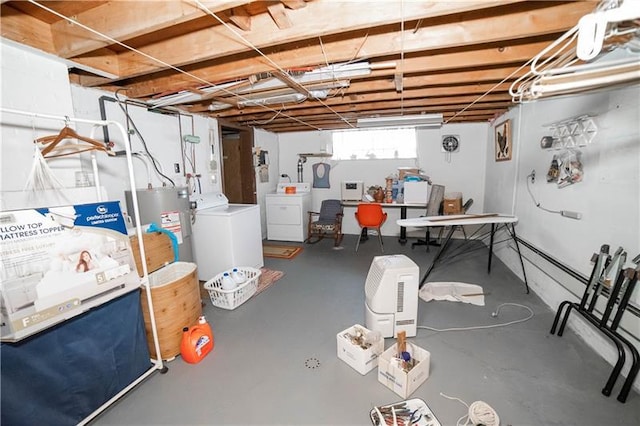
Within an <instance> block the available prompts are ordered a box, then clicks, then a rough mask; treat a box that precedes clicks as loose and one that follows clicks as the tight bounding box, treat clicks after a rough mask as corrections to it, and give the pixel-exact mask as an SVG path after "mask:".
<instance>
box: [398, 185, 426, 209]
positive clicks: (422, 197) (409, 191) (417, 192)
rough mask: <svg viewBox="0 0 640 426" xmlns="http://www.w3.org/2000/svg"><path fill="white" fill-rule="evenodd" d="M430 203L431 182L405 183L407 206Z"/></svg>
mask: <svg viewBox="0 0 640 426" xmlns="http://www.w3.org/2000/svg"><path fill="white" fill-rule="evenodd" d="M427 201H429V182H426V181H421V182H405V183H404V202H405V203H406V204H411V203H416V204H426V203H427Z"/></svg>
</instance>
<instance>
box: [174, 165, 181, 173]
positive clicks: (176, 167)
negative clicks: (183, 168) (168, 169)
mask: <svg viewBox="0 0 640 426" xmlns="http://www.w3.org/2000/svg"><path fill="white" fill-rule="evenodd" d="M173 171H174V172H176V173H180V163H173Z"/></svg>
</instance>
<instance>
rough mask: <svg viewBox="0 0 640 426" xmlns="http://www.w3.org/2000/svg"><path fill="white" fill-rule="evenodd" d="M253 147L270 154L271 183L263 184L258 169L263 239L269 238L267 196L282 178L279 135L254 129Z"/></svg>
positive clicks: (257, 187) (258, 198)
mask: <svg viewBox="0 0 640 426" xmlns="http://www.w3.org/2000/svg"><path fill="white" fill-rule="evenodd" d="M253 145H254V147H255V148H256V149H257V148H260V149H261V150H263V151H267V152H268V153H269V181H268V182H262V181H261V180H260V176H259V175H258V169H257V168H256V197H257V198H256V199H257V201H258V204H260V222H261V226H262V238H263V239H266V238H267V217H266V208H265V196H266V195H267V194H269V193H270V192H275V190H276V186H277V183H278V182H279V176H280V161H279V155H278V153H279V148H278V135H276V134H275V133H271V132H265V131H264V130H259V129H254V131H253Z"/></svg>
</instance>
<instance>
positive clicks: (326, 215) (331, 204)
mask: <svg viewBox="0 0 640 426" xmlns="http://www.w3.org/2000/svg"><path fill="white" fill-rule="evenodd" d="M308 213H309V223H308V236H307V239H306V240H305V242H306V243H307V244H315V243H317V242H318V241H320V240H322V239H323V238H324V237H325V236H331V237H332V238H333V239H334V240H335V243H334V246H335V247H339V246H340V243H341V242H342V237H343V235H342V216H343V212H342V203H341V202H340V200H324V201H322V204H321V205H320V211H319V212H311V211H310V212H308ZM314 237H315V238H316V240H315V241H314V240H313V238H314Z"/></svg>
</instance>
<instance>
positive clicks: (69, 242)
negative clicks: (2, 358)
mask: <svg viewBox="0 0 640 426" xmlns="http://www.w3.org/2000/svg"><path fill="white" fill-rule="evenodd" d="M0 253H1V254H2V261H1V264H0V266H1V269H0V301H1V306H0V314H1V316H2V325H1V328H0V337H1V340H2V341H17V340H20V339H23V338H25V337H27V336H30V335H32V334H34V333H37V332H39V331H41V330H44V329H46V328H48V327H51V326H53V325H55V324H57V323H60V322H62V321H65V320H67V319H69V318H72V317H74V316H76V315H78V314H80V313H82V312H84V311H86V310H88V309H90V308H92V307H95V306H98V305H100V304H102V303H105V302H107V301H109V300H111V299H113V298H115V297H117V296H120V295H123V294H125V293H127V292H129V291H132V290H134V289H137V288H139V287H140V279H139V277H138V274H137V273H136V266H135V263H134V259H133V255H132V251H131V245H130V241H129V237H128V236H127V229H126V224H125V220H124V218H123V216H122V212H121V210H120V205H119V203H118V202H117V201H107V202H102V203H94V204H81V205H75V206H62V207H51V208H37V209H27V210H13V211H4V212H0Z"/></svg>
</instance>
